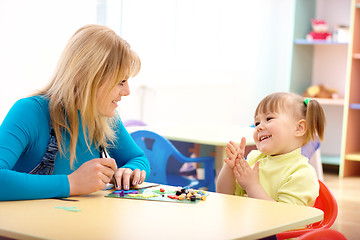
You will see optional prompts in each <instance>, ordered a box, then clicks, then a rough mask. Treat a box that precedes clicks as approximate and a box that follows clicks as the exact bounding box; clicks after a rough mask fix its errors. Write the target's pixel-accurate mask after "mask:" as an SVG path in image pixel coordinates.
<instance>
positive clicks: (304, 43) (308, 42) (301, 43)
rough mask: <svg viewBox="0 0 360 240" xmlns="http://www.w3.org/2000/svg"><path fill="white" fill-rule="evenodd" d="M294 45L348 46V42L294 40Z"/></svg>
mask: <svg viewBox="0 0 360 240" xmlns="http://www.w3.org/2000/svg"><path fill="white" fill-rule="evenodd" d="M294 44H297V45H348V44H349V43H348V42H338V41H333V40H311V41H309V40H307V39H295V40H294Z"/></svg>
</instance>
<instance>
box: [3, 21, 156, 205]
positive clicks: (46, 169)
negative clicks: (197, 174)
mask: <svg viewBox="0 0 360 240" xmlns="http://www.w3.org/2000/svg"><path fill="white" fill-rule="evenodd" d="M140 67H141V62H140V59H139V57H138V55H137V54H136V53H135V52H134V51H132V50H131V49H130V46H129V44H128V43H127V42H126V41H124V40H123V39H121V38H120V37H119V36H117V35H116V34H115V33H114V31H112V30H111V29H109V28H107V27H105V26H100V25H87V26H84V27H82V28H80V29H79V30H78V31H77V32H76V33H75V34H74V35H73V36H72V37H71V39H70V40H69V42H68V44H67V46H66V47H65V50H64V52H63V54H62V56H61V58H60V60H59V63H58V65H57V68H56V70H55V73H54V76H53V77H52V79H51V81H50V83H49V84H48V86H46V87H45V88H44V89H43V90H41V91H39V92H37V93H36V94H34V95H33V96H31V97H28V98H24V99H20V100H19V101H17V102H16V103H15V104H14V106H13V107H12V108H11V109H10V111H9V113H8V114H7V116H6V117H5V119H4V121H3V123H2V124H1V126H0V186H1V188H0V200H21V199H40V198H61V197H68V196H73V195H83V194H89V193H92V192H95V191H98V190H100V189H104V188H105V187H106V184H107V183H109V182H112V179H114V178H115V179H116V181H114V183H116V184H117V187H116V188H117V189H129V188H130V186H131V185H137V184H139V183H141V182H143V181H144V180H145V178H146V174H148V173H149V171H150V170H149V169H150V168H149V162H148V160H147V159H146V157H145V155H144V153H143V152H142V151H141V150H140V148H138V147H137V145H136V144H135V143H134V142H133V140H132V138H131V136H130V135H129V133H128V132H127V131H126V129H125V128H124V126H123V124H122V122H121V120H120V117H119V116H118V115H117V113H116V107H117V104H118V102H119V101H120V100H121V98H122V97H123V96H127V95H129V94H130V90H129V85H128V79H129V78H130V77H133V76H135V75H136V74H137V73H138V72H139V70H140ZM104 149H106V150H104ZM106 151H107V152H108V153H109V155H110V156H111V157H112V158H106V157H104V155H103V158H102V157H101V155H102V154H103V153H106ZM105 156H106V155H105ZM29 173H30V174H29ZM43 174H46V175H43Z"/></svg>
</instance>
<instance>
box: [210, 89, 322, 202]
mask: <svg viewBox="0 0 360 240" xmlns="http://www.w3.org/2000/svg"><path fill="white" fill-rule="evenodd" d="M254 120H255V130H254V135H253V137H254V140H255V144H256V147H257V149H258V150H253V151H251V152H250V153H249V155H248V156H247V160H245V158H244V152H245V144H246V140H245V138H242V139H241V143H240V145H239V146H238V145H237V144H236V143H234V142H233V141H230V142H229V143H228V144H227V148H226V155H227V158H225V159H224V162H225V164H224V166H223V168H222V169H221V171H220V174H219V177H218V180H217V183H216V191H217V192H219V193H226V194H233V195H238V196H248V197H252V198H258V199H266V200H271V201H277V202H285V203H292V204H297V205H305V206H313V205H314V203H315V200H316V198H317V196H318V195H319V183H318V179H317V176H316V172H315V169H314V168H313V167H312V166H311V165H310V164H309V163H308V159H307V158H306V157H304V156H302V155H301V147H302V146H303V145H304V144H306V143H308V142H309V141H310V140H315V139H317V138H319V139H320V140H322V139H323V135H324V125H325V115H324V111H323V109H322V107H321V106H320V104H319V103H318V102H317V101H316V100H310V99H305V100H304V99H303V97H301V96H299V95H297V94H293V93H285V92H280V93H274V94H271V95H269V96H267V97H265V98H264V99H263V100H262V101H261V102H260V103H259V105H258V106H257V108H256V111H255V116H254Z"/></svg>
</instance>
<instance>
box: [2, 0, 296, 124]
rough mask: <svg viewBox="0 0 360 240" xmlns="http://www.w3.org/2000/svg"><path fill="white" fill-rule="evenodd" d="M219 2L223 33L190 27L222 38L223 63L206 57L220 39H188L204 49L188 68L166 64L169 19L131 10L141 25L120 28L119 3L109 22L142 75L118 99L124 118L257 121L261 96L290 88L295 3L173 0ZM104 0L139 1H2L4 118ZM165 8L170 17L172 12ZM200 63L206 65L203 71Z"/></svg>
mask: <svg viewBox="0 0 360 240" xmlns="http://www.w3.org/2000/svg"><path fill="white" fill-rule="evenodd" d="M217 1H218V2H219V3H221V4H222V7H223V10H226V9H228V10H226V11H224V12H222V13H221V14H222V15H221V16H222V17H221V18H216V19H218V20H219V19H220V20H221V21H226V26H227V29H225V32H222V33H219V32H218V31H217V30H216V28H214V29H213V30H214V31H213V32H212V29H211V28H202V26H205V27H206V26H207V23H206V21H203V22H201V19H200V20H199V21H200V22H198V23H199V24H201V25H199V26H198V28H196V27H195V28H194V27H193V28H191V32H190V33H191V34H192V35H194V34H206V36H208V37H209V38H210V37H214V39H215V40H216V41H219V42H218V43H220V44H221V46H222V51H220V52H217V56H222V58H221V61H218V62H221V66H218V65H217V64H213V65H211V62H210V61H209V60H208V56H211V54H210V55H206V53H208V52H211V44H212V43H216V41H215V40H213V39H212V42H211V44H209V43H204V44H205V45H204V46H202V45H201V44H202V43H201V42H199V41H195V40H196V39H191V38H190V40H192V41H194V42H195V43H196V44H198V45H199V46H200V47H199V52H198V53H196V54H195V55H191V56H190V57H189V58H188V60H189V62H188V64H187V67H185V68H176V65H175V64H168V63H167V61H168V58H167V57H168V56H169V48H167V47H168V45H169V42H168V41H167V39H162V38H157V37H158V33H161V32H163V31H166V30H167V29H166V27H167V26H168V23H167V22H164V21H158V22H156V21H157V20H156V21H155V22H153V24H150V22H151V21H152V19H151V18H143V17H141V15H140V16H133V17H134V19H131V21H133V22H134V23H136V24H137V26H136V27H134V28H131V29H126V28H124V29H121V28H120V27H121V26H120V25H119V23H118V22H116V21H117V20H116V19H119V21H120V20H121V19H123V18H124V17H125V15H126V14H127V11H123V12H122V9H120V10H117V12H118V13H121V12H122V14H123V16H118V15H117V14H118V13H116V14H115V15H114V14H113V15H111V16H110V17H111V18H112V19H115V20H114V21H115V23H114V24H110V25H109V24H108V25H109V26H110V27H112V28H114V30H115V31H117V32H118V33H119V34H120V35H121V36H122V37H123V38H124V39H126V40H127V41H128V42H129V43H130V45H131V46H132V47H133V48H134V50H136V51H137V52H138V54H139V55H140V58H141V59H142V70H141V71H140V74H139V75H138V76H137V77H136V78H135V79H133V80H130V86H131V91H132V94H131V95H130V96H129V97H127V98H123V100H122V102H121V104H120V107H119V110H120V113H121V116H122V118H124V119H129V118H140V119H143V120H144V121H146V122H148V123H149V124H151V123H153V122H161V121H172V122H200V123H201V122H208V123H214V122H215V123H225V124H226V123H237V124H245V125H248V124H251V123H252V121H253V112H254V108H255V107H256V105H257V103H258V102H259V100H260V99H262V98H263V97H264V96H265V95H267V94H269V93H271V92H274V91H286V90H287V89H288V83H289V79H288V78H289V76H290V74H289V71H290V61H291V46H292V27H293V4H294V1H289V0H267V1H263V0H254V1H237V0H212V1H203V0H201V1H200V0H196V1H195V0H194V1H192V0H191V1H185V0H184V1H172V2H174V3H177V4H180V3H181V4H190V5H191V4H192V3H194V4H195V3H197V4H200V3H202V4H204V6H210V5H211V6H214V3H215V2H217ZM104 2H108V3H111V4H112V5H110V7H109V8H108V9H106V11H109V10H110V9H115V8H118V7H126V6H125V4H124V6H123V5H122V4H120V2H121V3H126V2H128V3H133V2H139V1H138V0H131V1H120V0H119V1H117V0H116V1H115V0H98V1H97V0H76V1H75V0H62V1H54V0H52V1H50V0H33V1H29V0H0V31H1V36H2V37H1V38H0V122H1V121H2V119H3V118H4V117H5V115H6V113H7V111H8V110H9V108H10V107H11V105H12V104H13V103H14V102H15V101H16V100H17V99H18V98H20V97H24V96H26V95H28V94H30V93H32V91H33V90H35V89H38V88H40V87H42V86H43V85H44V84H45V83H46V82H47V81H48V79H49V77H50V76H51V74H52V72H53V70H54V67H55V64H56V63H57V60H58V57H59V55H60V53H61V51H62V49H63V47H64V46H65V44H66V42H67V40H68V39H69V38H70V36H71V35H72V34H73V33H74V31H75V30H76V29H78V28H79V27H81V26H82V25H84V24H87V23H94V22H96V4H103V3H104ZM169 2H170V1H167V0H154V1H151V4H150V3H149V4H148V5H146V6H144V5H143V4H142V5H140V6H139V7H138V8H137V10H139V11H140V10H145V11H150V12H152V13H153V16H156V15H157V13H156V10H157V9H160V10H161V8H160V7H159V6H161V5H162V4H170V3H169ZM239 2H241V3H240V5H241V7H238V8H231V6H232V4H236V5H237V6H239ZM210 3H211V4H210ZM158 5H159V6H158ZM150 7H153V9H150ZM185 7H186V6H185ZM184 10H186V8H185V9H184ZM205 10H206V11H208V10H209V11H213V10H216V8H215V7H213V8H211V9H208V8H206V9H204V11H205ZM230 10H231V11H230ZM161 14H163V15H162V16H168V17H171V14H170V13H161ZM128 17H129V16H128ZM178 17H179V16H178ZM182 17H184V18H186V16H182ZM208 17H211V16H210V15H209V16H208ZM216 19H211V24H212V25H213V26H217V25H218V24H220V23H219V22H217V21H218V20H216ZM160 20H161V19H160ZM101 21H103V19H101ZM100 23H102V22H100ZM147 23H148V24H147ZM222 24H224V22H223V23H222ZM164 27H165V29H164ZM190 27H192V26H191V22H188V23H184V25H181V26H180V30H181V32H179V33H182V34H187V32H186V31H187V30H188V29H190ZM130 30H131V31H132V34H130ZM133 33H136V34H137V35H134V34H133ZM175 34H176V33H175ZM219 34H220V35H219ZM177 36H178V37H179V36H180V35H179V34H178V35H177ZM202 37H203V36H202ZM179 40H181V41H184V42H186V41H187V39H184V38H179ZM144 42H145V44H144ZM190 43H191V42H190ZM183 50H186V47H185V48H183ZM183 50H181V51H180V52H177V53H176V54H175V55H176V57H177V58H176V59H177V61H178V63H181V62H184V61H185V60H186V54H184V52H183ZM158 56H164V57H163V58H162V59H161V58H159V57H158ZM201 56H204V57H205V59H201ZM230 56H231V57H232V59H230V58H229V57H230ZM199 64H200V65H202V67H203V69H205V70H202V71H197V66H198V65H199ZM183 70H186V71H183ZM142 102H143V104H142Z"/></svg>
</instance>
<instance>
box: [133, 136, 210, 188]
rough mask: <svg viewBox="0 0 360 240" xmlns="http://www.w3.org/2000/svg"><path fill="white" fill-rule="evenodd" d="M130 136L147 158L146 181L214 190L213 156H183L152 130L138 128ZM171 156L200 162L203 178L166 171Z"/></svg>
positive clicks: (180, 159)
mask: <svg viewBox="0 0 360 240" xmlns="http://www.w3.org/2000/svg"><path fill="white" fill-rule="evenodd" d="M131 137H132V138H133V139H134V141H135V142H136V144H137V145H138V146H139V147H140V148H141V149H142V150H143V151H144V153H145V155H146V157H147V158H148V159H149V162H150V169H151V172H150V175H149V176H147V178H146V181H148V182H154V183H160V184H166V185H171V186H183V187H185V186H189V187H192V188H194V189H199V188H207V190H208V191H215V169H214V163H215V159H214V157H197V158H189V157H185V156H184V155H183V154H182V153H180V152H179V151H178V150H177V149H176V148H175V147H174V145H173V144H172V143H171V142H170V141H169V140H167V139H166V138H164V137H162V136H160V135H159V134H157V133H155V132H152V131H147V130H139V131H136V132H133V133H131ZM171 157H174V158H175V159H176V160H177V161H179V162H181V163H186V162H196V163H202V164H203V165H204V171H205V174H204V175H205V177H204V179H195V178H194V179H192V178H188V177H185V176H181V175H180V174H178V173H169V172H167V171H166V169H167V165H168V163H169V159H170V158H171Z"/></svg>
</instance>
